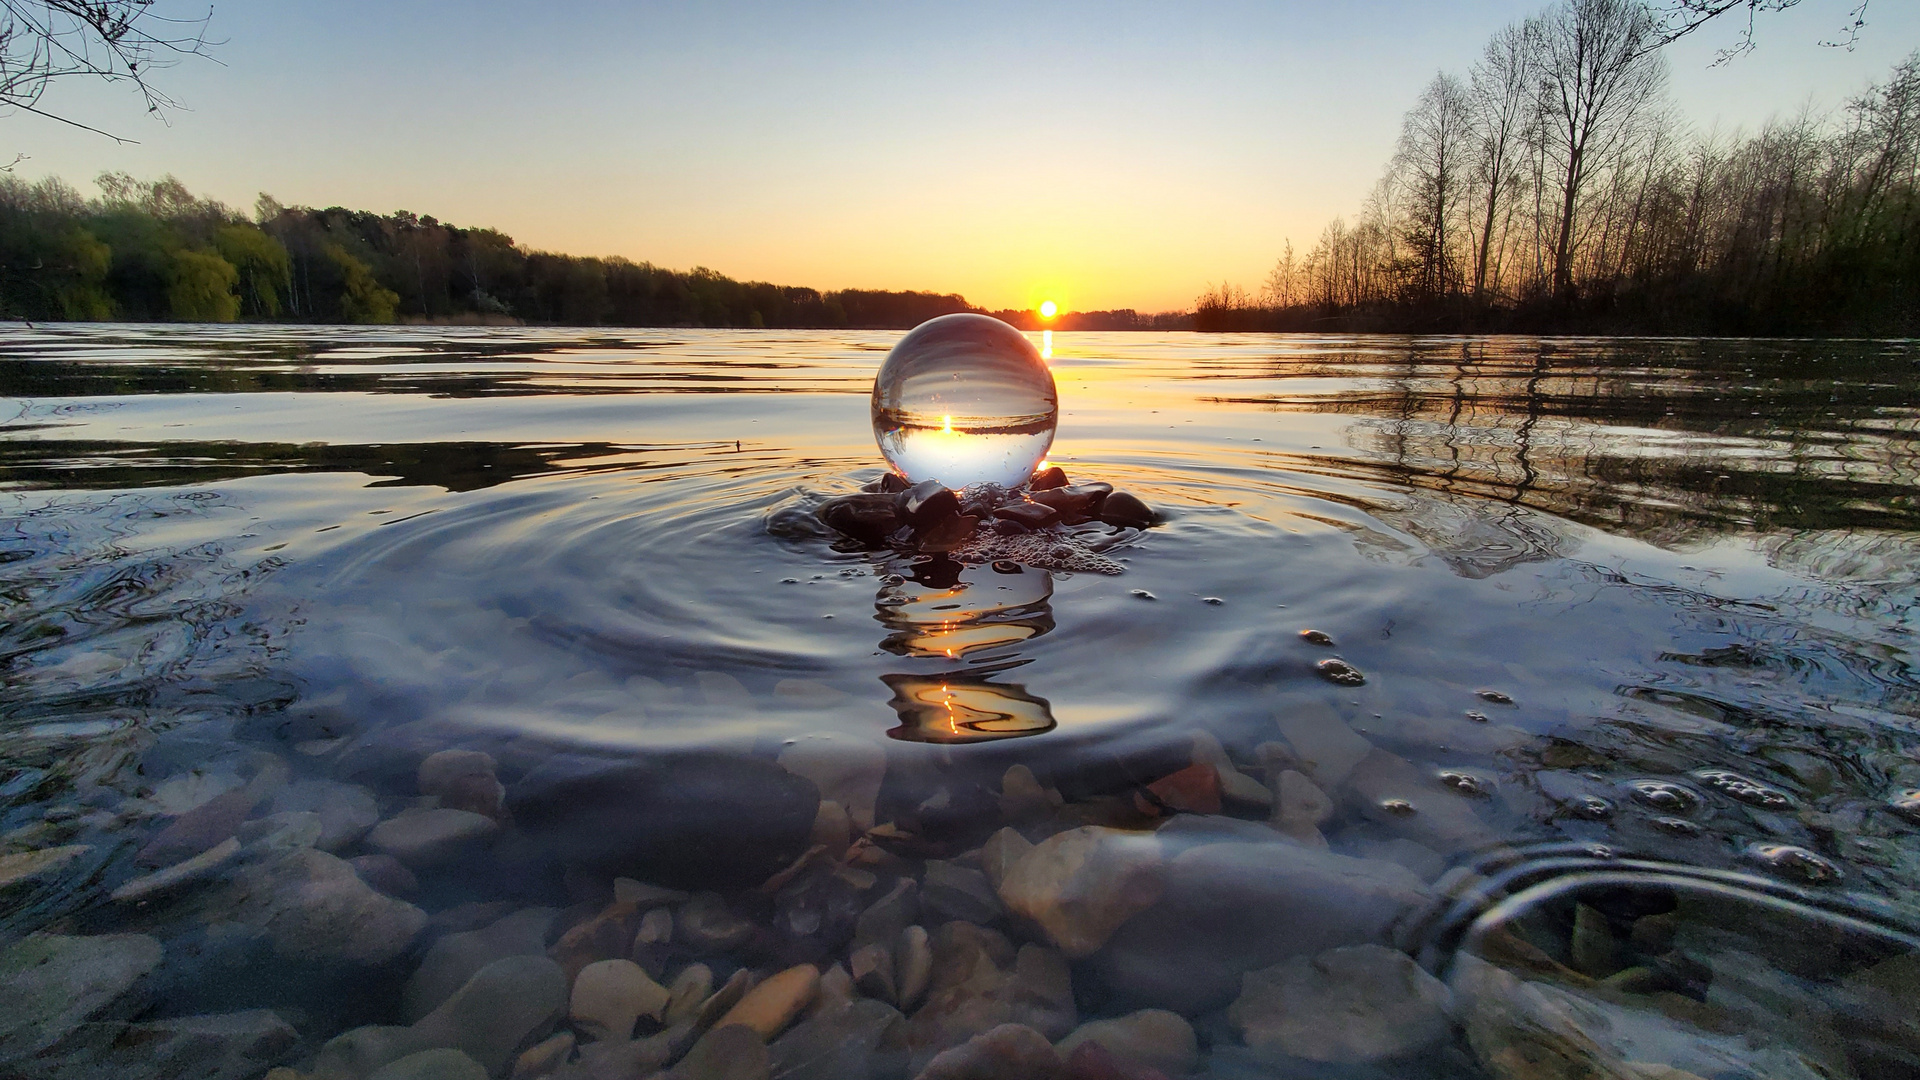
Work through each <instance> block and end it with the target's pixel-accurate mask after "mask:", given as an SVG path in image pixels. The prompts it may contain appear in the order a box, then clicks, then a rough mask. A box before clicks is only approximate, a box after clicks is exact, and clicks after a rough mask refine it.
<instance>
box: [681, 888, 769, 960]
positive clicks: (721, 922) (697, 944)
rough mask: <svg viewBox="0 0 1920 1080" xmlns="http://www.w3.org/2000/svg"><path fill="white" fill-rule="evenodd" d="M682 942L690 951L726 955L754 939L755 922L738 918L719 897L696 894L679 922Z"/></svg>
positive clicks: (717, 895)
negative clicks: (725, 953)
mask: <svg viewBox="0 0 1920 1080" xmlns="http://www.w3.org/2000/svg"><path fill="white" fill-rule="evenodd" d="M676 923H677V926H676V929H678V930H679V931H680V939H681V940H682V941H683V942H685V943H686V944H687V945H688V946H689V947H691V948H693V949H695V950H697V951H701V952H709V953H723V952H726V951H728V950H730V949H733V948H735V947H736V946H739V945H743V944H745V943H746V942H747V940H748V939H749V938H751V937H753V933H754V924H753V922H752V920H750V919H746V918H743V917H741V916H740V915H738V914H735V913H734V911H733V909H732V908H730V907H728V906H727V901H726V898H725V897H723V896H721V895H720V894H719V893H712V892H704V893H695V894H694V896H693V899H691V900H688V901H687V903H686V905H685V906H683V907H682V908H681V909H680V917H679V919H677V920H676Z"/></svg>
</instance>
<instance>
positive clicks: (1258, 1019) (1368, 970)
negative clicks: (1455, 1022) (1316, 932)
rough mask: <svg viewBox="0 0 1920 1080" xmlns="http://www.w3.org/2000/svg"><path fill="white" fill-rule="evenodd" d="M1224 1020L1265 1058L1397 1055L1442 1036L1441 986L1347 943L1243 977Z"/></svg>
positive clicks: (1399, 958)
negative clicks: (1268, 1055) (1276, 1055)
mask: <svg viewBox="0 0 1920 1080" xmlns="http://www.w3.org/2000/svg"><path fill="white" fill-rule="evenodd" d="M1241 987H1242V989H1241V992H1240V997H1239V998H1238V999H1236V1000H1235V1001H1234V1003H1233V1005H1232V1006H1231V1007H1229V1008H1228V1010H1227V1019H1228V1020H1229V1021H1230V1022H1232V1024H1233V1026H1234V1030H1236V1031H1238V1032H1240V1035H1241V1037H1242V1038H1243V1039H1244V1040H1245V1041H1246V1043H1247V1045H1248V1046H1251V1047H1253V1048H1254V1049H1255V1050H1260V1051H1263V1052H1267V1053H1277V1054H1285V1055H1288V1056H1291V1057H1298V1058H1306V1059H1308V1060H1309V1061H1326V1062H1335V1063H1341V1064H1357V1063H1364V1062H1374V1061H1383V1060H1387V1059H1390V1058H1405V1057H1408V1056H1409V1055H1412V1054H1415V1053H1417V1052H1419V1051H1420V1050H1423V1049H1425V1048H1426V1047H1428V1046H1431V1045H1433V1044H1434V1043H1437V1042H1439V1041H1440V1040H1442V1039H1444V1038H1446V1037H1447V1033H1448V1030H1449V1029H1448V1023H1447V1006H1448V1003H1449V999H1450V995H1449V994H1448V992H1447V987H1446V984H1444V983H1442V982H1441V981H1440V980H1438V979H1436V978H1434V977H1433V976H1431V975H1429V974H1427V973H1426V972H1425V971H1422V970H1421V969H1420V966H1419V965H1418V964H1416V963H1414V962H1413V958H1412V957H1409V956H1408V955H1407V954H1406V953H1403V952H1400V951H1398V950H1395V949H1389V948H1384V947H1382V946H1379V945H1350V946H1345V947H1342V948H1338V949H1329V950H1327V951H1326V952H1323V953H1321V954H1319V955H1318V956H1315V957H1312V958H1310V959H1309V958H1307V957H1304V956H1300V957H1295V958H1294V959H1292V960H1290V961H1288V962H1286V963H1284V964H1279V965H1276V966H1274V967H1270V968H1262V969H1260V970H1258V971H1250V972H1248V973H1247V974H1246V975H1245V976H1244V977H1243V980H1242V983H1241Z"/></svg>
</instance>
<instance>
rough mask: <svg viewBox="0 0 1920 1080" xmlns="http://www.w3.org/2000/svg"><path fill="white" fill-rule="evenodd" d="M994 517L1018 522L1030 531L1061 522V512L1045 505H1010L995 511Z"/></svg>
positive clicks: (1027, 503)
mask: <svg viewBox="0 0 1920 1080" xmlns="http://www.w3.org/2000/svg"><path fill="white" fill-rule="evenodd" d="M993 516H994V517H995V518H1001V519H1005V520H1009V521H1017V522H1019V523H1020V524H1022V525H1025V526H1026V527H1027V528H1029V529H1044V528H1046V527H1047V526H1049V525H1052V524H1054V523H1055V522H1057V521H1059V520H1060V511H1058V510H1056V509H1054V508H1053V507H1051V506H1048V505H1046V504H1044V503H1037V502H1023V503H1009V504H1007V505H1006V506H1002V507H999V508H997V509H995V510H994V512H993Z"/></svg>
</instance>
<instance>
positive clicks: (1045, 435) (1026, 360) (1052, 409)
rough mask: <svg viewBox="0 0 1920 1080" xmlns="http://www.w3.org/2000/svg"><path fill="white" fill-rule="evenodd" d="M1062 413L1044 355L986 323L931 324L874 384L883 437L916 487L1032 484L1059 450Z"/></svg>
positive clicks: (950, 319) (899, 350) (953, 318)
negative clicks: (1051, 451) (1056, 434)
mask: <svg viewBox="0 0 1920 1080" xmlns="http://www.w3.org/2000/svg"><path fill="white" fill-rule="evenodd" d="M1059 414H1060V406H1059V398H1058V395H1057V394H1056V393H1055V390H1054V385H1053V373H1052V372H1050V371H1048V370H1047V365H1046V362H1045V361H1044V360H1042V359H1041V358H1040V353H1039V351H1038V350H1036V349H1035V348H1034V347H1033V343H1032V342H1030V341H1028V340H1027V339H1026V336H1025V335H1024V334H1022V333H1020V331H1018V330H1015V329H1014V328H1013V327H1011V326H1008V325H1007V324H1006V323H1003V322H1001V321H1000V320H999V319H994V318H990V317H988V316H985V315H973V314H968V313H960V314H955V315H942V316H940V317H939V318H937V319H931V320H928V321H927V322H924V323H921V324H920V325H919V326H917V327H915V328H914V329H913V330H912V331H911V332H909V333H908V334H907V336H906V337H904V338H901V339H900V343H899V344H897V345H895V346H894V347H893V351H892V352H889V353H888V354H887V359H886V361H885V362H884V363H882V364H881V365H880V372H879V374H878V375H876V376H874V380H873V437H874V439H875V441H877V442H878V443H879V444H880V452H881V453H882V454H884V455H886V458H887V461H888V462H890V463H891V464H892V465H893V467H894V468H895V469H897V470H899V471H900V472H901V473H902V474H904V475H905V476H906V477H907V479H909V480H911V481H913V482H915V483H919V482H920V481H923V480H938V481H940V482H941V483H942V484H945V485H946V486H947V487H950V488H956V489H957V488H965V487H969V486H972V485H975V484H984V483H991V484H999V485H1002V486H1004V487H1015V486H1017V485H1020V484H1023V483H1025V482H1026V481H1027V478H1028V477H1030V476H1032V475H1033V471H1034V469H1035V468H1036V467H1037V466H1038V465H1039V464H1040V462H1041V460H1042V459H1044V458H1045V457H1046V456H1047V448H1048V447H1050V446H1052V445H1053V431H1054V426H1055V425H1056V423H1057V422H1058V420H1059Z"/></svg>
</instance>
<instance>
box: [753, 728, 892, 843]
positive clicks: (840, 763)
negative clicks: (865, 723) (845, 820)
mask: <svg viewBox="0 0 1920 1080" xmlns="http://www.w3.org/2000/svg"><path fill="white" fill-rule="evenodd" d="M779 760H780V766H781V768H784V769H786V770H787V771H788V772H791V773H793V774H794V775H795V776H801V777H805V778H806V779H808V780H811V781H813V783H814V786H815V787H817V788H819V789H820V797H821V798H822V799H827V800H831V801H833V802H836V803H838V804H840V806H842V807H843V808H845V810H846V812H847V816H848V817H849V818H850V819H851V820H852V822H853V826H854V828H855V829H856V830H858V831H860V832H865V831H866V830H868V829H871V828H873V826H874V820H873V807H874V802H875V801H876V800H877V799H878V798H879V797H880V784H881V782H882V781H883V780H885V779H886V775H887V751H886V749H885V748H884V747H882V746H879V745H877V744H875V743H874V742H872V741H871V740H868V739H862V738H858V737H855V736H851V735H830V734H814V735H806V736H802V737H801V738H800V739H799V740H797V741H796V742H795V743H794V744H793V745H792V746H789V747H787V748H786V749H784V750H782V751H781V752H780V759H779Z"/></svg>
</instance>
